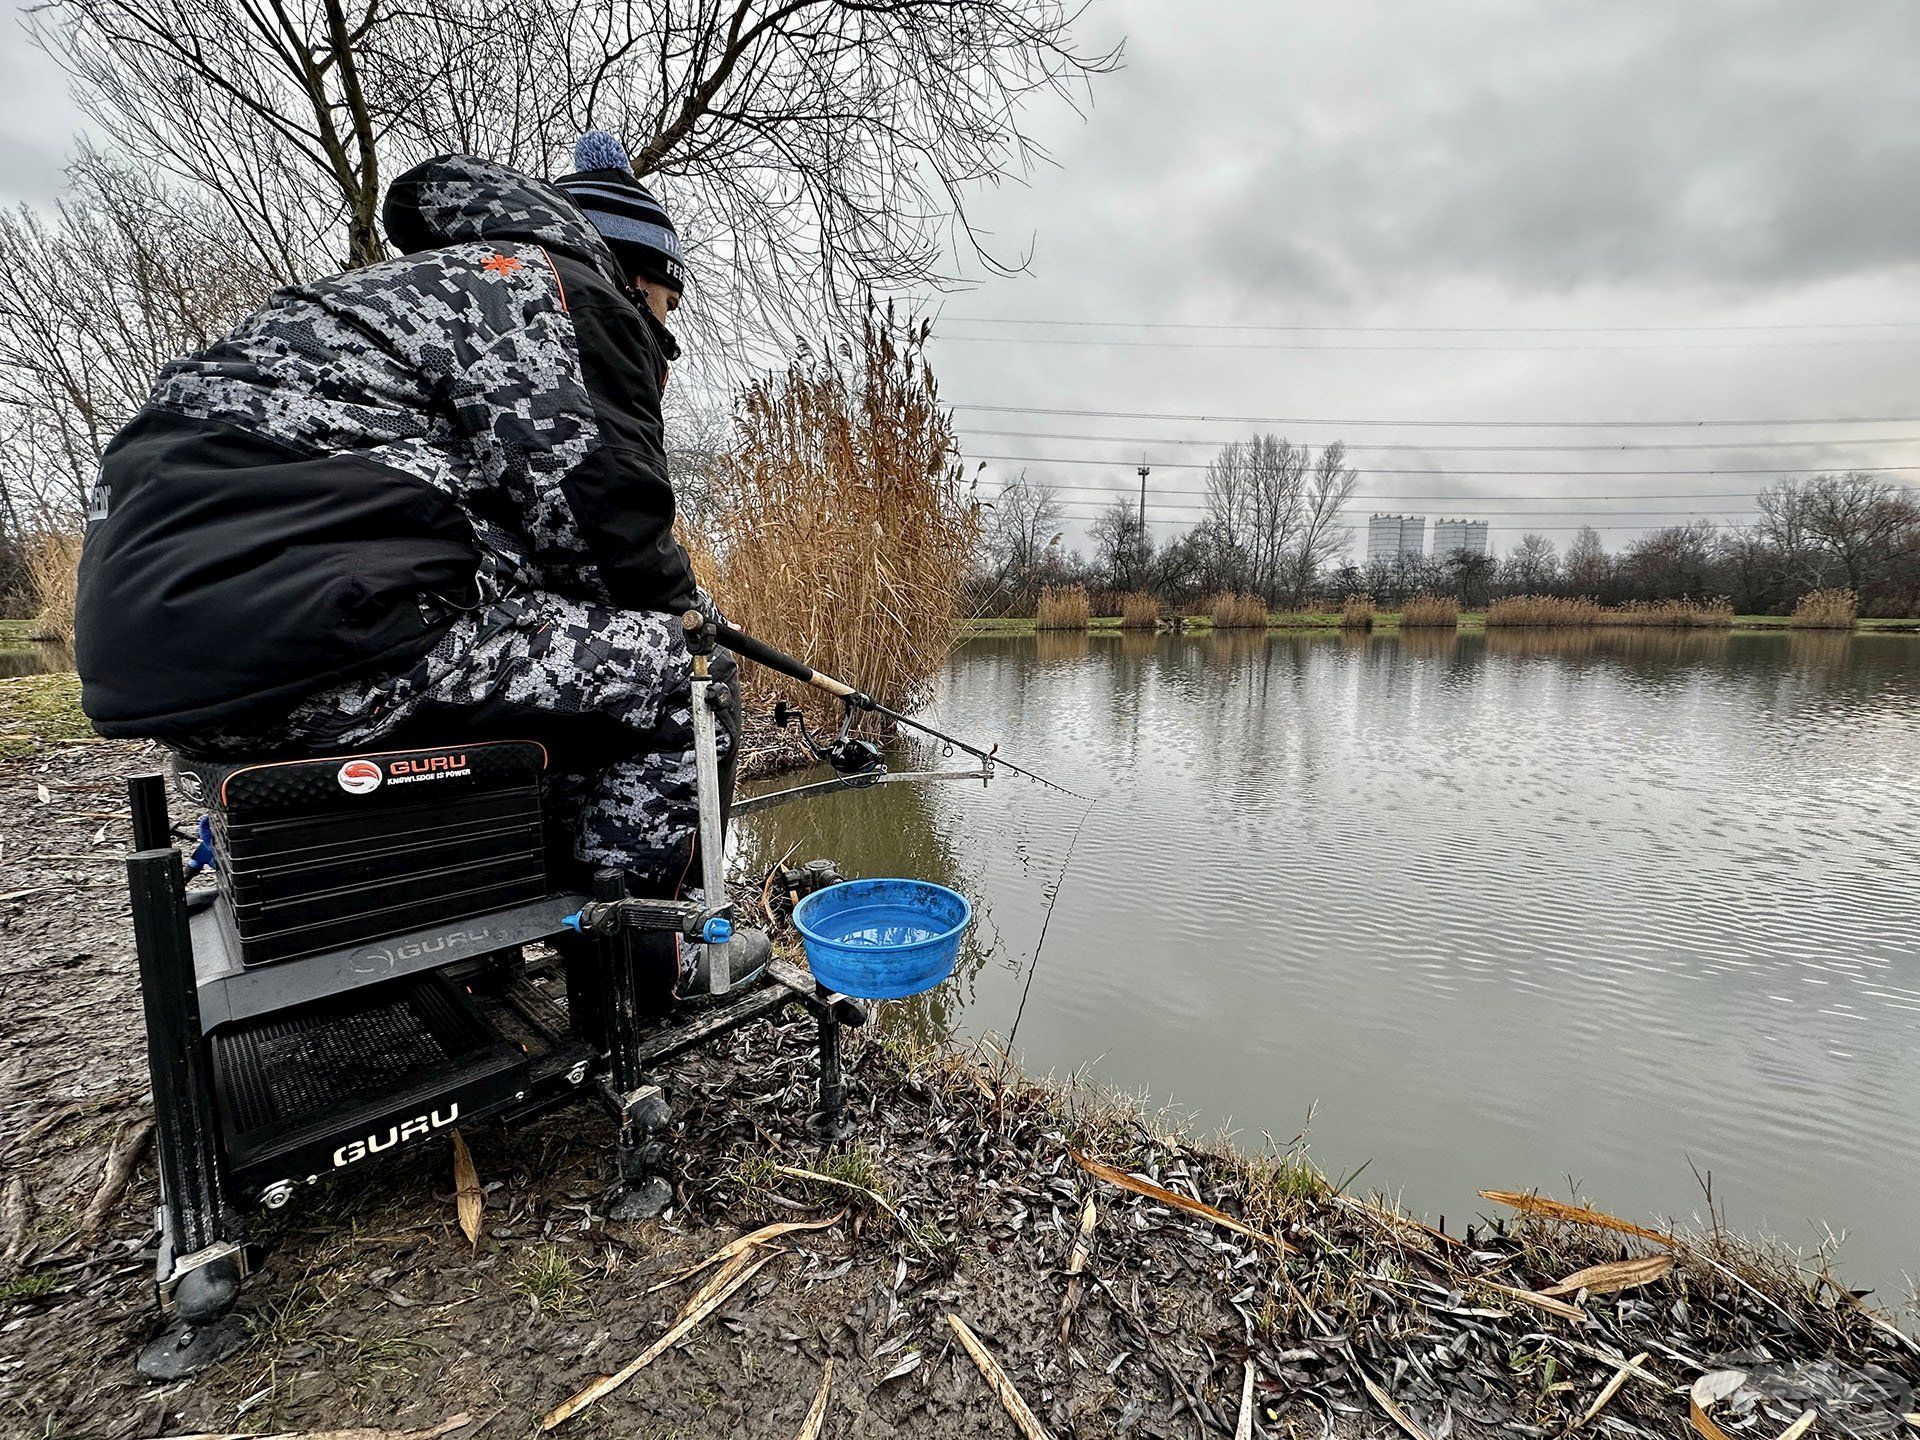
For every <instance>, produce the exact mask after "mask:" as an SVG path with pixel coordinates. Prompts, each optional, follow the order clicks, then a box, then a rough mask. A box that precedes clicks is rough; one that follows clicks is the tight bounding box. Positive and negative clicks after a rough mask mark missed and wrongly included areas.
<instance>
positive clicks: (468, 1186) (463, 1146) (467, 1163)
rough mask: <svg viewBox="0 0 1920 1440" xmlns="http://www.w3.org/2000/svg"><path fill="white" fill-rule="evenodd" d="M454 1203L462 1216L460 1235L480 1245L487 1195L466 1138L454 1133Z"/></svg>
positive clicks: (456, 1132) (469, 1241) (471, 1242)
mask: <svg viewBox="0 0 1920 1440" xmlns="http://www.w3.org/2000/svg"><path fill="white" fill-rule="evenodd" d="M453 1203H454V1208H455V1209H456V1210H458V1212H459V1214H460V1233H461V1234H463V1235H465V1236H466V1237H467V1243H468V1244H469V1245H478V1244H479V1243H480V1212H481V1211H482V1210H484V1209H486V1208H487V1193H486V1191H484V1190H482V1189H481V1188H480V1176H479V1173H478V1172H477V1171H476V1170H475V1169H474V1168H473V1153H472V1152H471V1151H470V1150H468V1149H467V1141H466V1137H465V1136H464V1135H462V1134H461V1133H460V1132H459V1131H458V1130H456V1131H454V1132H453Z"/></svg>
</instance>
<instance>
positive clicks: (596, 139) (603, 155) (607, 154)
mask: <svg viewBox="0 0 1920 1440" xmlns="http://www.w3.org/2000/svg"><path fill="white" fill-rule="evenodd" d="M573 168H574V169H576V170H624V171H626V172H627V173H628V174H629V175H631V174H632V173H633V161H631V160H629V159H628V158H627V147H626V146H624V145H622V144H621V143H620V142H619V141H618V140H616V139H614V138H613V136H611V135H609V134H608V133H607V132H606V131H604V130H589V131H587V133H586V134H584V135H582V136H581V137H580V142H579V143H578V144H577V145H575V146H574V147H573Z"/></svg>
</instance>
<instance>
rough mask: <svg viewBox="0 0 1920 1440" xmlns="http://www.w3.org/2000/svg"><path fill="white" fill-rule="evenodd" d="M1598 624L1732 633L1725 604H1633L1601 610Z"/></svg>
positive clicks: (1730, 613) (1728, 607)
mask: <svg viewBox="0 0 1920 1440" xmlns="http://www.w3.org/2000/svg"><path fill="white" fill-rule="evenodd" d="M1598 623H1600V624H1602V625H1639V626H1646V627H1648V628H1651V629H1661V630H1731V629H1732V628H1733V605H1732V604H1731V603H1730V602H1729V601H1726V600H1634V601H1629V602H1628V603H1627V604H1625V605H1617V606H1611V607H1608V608H1605V609H1602V610H1601V612H1600V620H1599V622H1598Z"/></svg>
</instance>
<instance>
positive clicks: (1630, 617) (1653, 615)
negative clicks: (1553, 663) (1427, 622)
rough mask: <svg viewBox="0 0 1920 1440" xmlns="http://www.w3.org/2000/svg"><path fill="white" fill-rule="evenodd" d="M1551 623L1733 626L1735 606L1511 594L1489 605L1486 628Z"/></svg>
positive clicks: (1671, 627) (1676, 627)
mask: <svg viewBox="0 0 1920 1440" xmlns="http://www.w3.org/2000/svg"><path fill="white" fill-rule="evenodd" d="M1519 625H1550V626H1557V627H1561V628H1565V627H1568V626H1586V625H1632V626H1639V627H1645V628H1650V629H1668V630H1730V629H1732V628H1733V606H1732V605H1730V604H1729V603H1727V601H1725V600H1634V601H1630V602H1629V603H1627V604H1625V605H1602V604H1600V603H1598V602H1597V601H1594V600H1590V599H1587V598H1585V597H1580V598H1576V599H1565V598H1563V597H1561V596H1558V595H1509V596H1507V597H1505V598H1504V599H1500V600H1496V601H1494V602H1493V603H1492V604H1491V605H1489V606H1487V628H1488V629H1489V630H1494V629H1499V628H1501V627H1503V626H1519Z"/></svg>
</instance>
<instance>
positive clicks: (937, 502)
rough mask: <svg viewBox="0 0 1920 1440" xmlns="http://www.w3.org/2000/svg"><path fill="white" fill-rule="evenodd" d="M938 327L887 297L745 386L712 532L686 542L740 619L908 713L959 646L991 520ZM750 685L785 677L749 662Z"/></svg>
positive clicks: (700, 570)
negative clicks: (969, 483) (899, 315)
mask: <svg viewBox="0 0 1920 1440" xmlns="http://www.w3.org/2000/svg"><path fill="white" fill-rule="evenodd" d="M929 333H930V327H929V326H928V325H927V324H926V323H925V322H922V321H914V320H910V319H909V320H904V321H902V320H898V319H896V317H895V314H894V311H893V309H892V307H888V308H887V309H885V310H884V311H882V310H880V309H878V308H877V307H876V308H874V309H870V310H869V311H868V313H867V316H866V320H865V324H864V328H863V332H862V336H861V343H860V345H859V347H858V348H857V349H853V348H850V349H848V350H847V351H845V352H842V353H841V354H839V355H837V356H836V355H834V354H832V353H829V352H822V351H814V350H803V351H802V352H801V353H800V354H799V355H798V356H796V357H795V359H794V360H793V361H792V363H791V364H790V365H789V366H788V367H787V370H786V373H785V374H784V375H777V376H774V375H770V376H767V377H765V378H764V379H762V380H760V381H757V382H755V383H754V384H752V385H749V386H748V387H747V388H746V389H745V390H743V391H742V392H741V394H740V397H739V400H738V402H737V404H736V407H735V411H734V433H733V440H732V449H731V450H730V451H729V453H727V454H726V455H724V456H722V457H721V460H720V463H719V465H718V466H717V467H716V474H715V479H714V492H715V494H714V500H715V503H714V504H713V505H712V506H711V509H710V512H709V514H710V517H711V518H710V521H709V531H708V533H707V534H705V535H702V536H697V537H690V539H691V540H692V541H693V543H692V544H691V545H690V547H689V548H690V549H691V550H693V551H694V552H695V553H696V558H697V562H698V563H697V566H696V573H697V574H700V575H701V576H702V578H703V580H704V581H705V582H706V583H707V584H708V586H709V588H710V589H711V590H712V591H713V594H714V596H715V598H716V600H717V601H718V602H719V605H720V608H721V610H722V612H723V613H725V615H726V616H727V618H728V619H729V620H731V621H733V622H734V623H736V624H738V625H739V626H740V627H741V628H742V629H743V630H745V631H747V632H748V633H749V634H752V635H755V636H757V637H759V638H760V639H762V640H765V641H767V642H768V643H770V644H773V645H777V646H778V647H780V648H781V649H782V650H786V651H788V652H789V653H791V654H794V655H799V656H803V657H805V658H806V660H807V661H808V663H809V664H811V665H813V666H814V667H815V668H817V669H820V670H824V671H825V672H827V673H828V674H831V675H838V676H841V677H843V678H844V679H846V680H848V681H850V682H852V683H854V684H857V685H859V686H860V687H861V688H863V689H865V690H868V691H870V692H871V693H873V694H875V695H880V696H884V697H886V699H887V701H888V703H890V704H893V705H896V706H899V707H901V708H904V709H911V708H913V707H914V706H916V705H919V704H922V703H924V701H925V699H926V697H927V694H928V688H929V686H930V684H931V681H932V679H933V676H934V673H935V671H936V670H937V669H938V668H939V666H940V664H941V662H942V661H943V660H944V659H945V658H946V654H947V650H948V648H949V646H950V645H951V643H952V633H953V617H954V614H955V611H956V606H957V604H958V601H959V598H960V592H961V585H962V582H963V580H964V578H965V575H966V571H967V566H968V563H969V560H970V558H971V556H972V553H973V547H974V543H975V539H976V536H977V533H978V525H979V517H978V513H977V511H976V509H975V507H974V505H973V504H972V503H971V502H970V501H969V500H968V498H967V496H966V494H965V491H964V488H963V486H962V485H961V481H960V467H959V466H958V464H957V463H956V462H955V460H954V455H955V452H956V446H955V442H954V437H953V427H952V423H951V420H950V419H949V417H948V415H947V412H946V411H945V410H944V409H943V408H942V406H941V405H940V403H939V393H938V388H937V386H936V385H935V383H934V378H933V373H932V371H931V370H930V369H929V368H928V365H927V362H926V358H925V354H924V350H925V345H926V341H927V337H928V334H929ZM747 681H748V683H749V685H756V686H757V685H760V684H778V683H779V682H773V681H769V680H766V679H764V678H763V677H760V676H757V675H754V674H753V673H752V667H749V674H748V676H747ZM793 689H794V687H792V686H785V685H782V686H781V688H780V693H782V694H791V692H792V691H793ZM792 698H802V697H800V696H798V695H793V696H792ZM804 698H805V700H806V702H807V703H808V704H809V705H810V706H811V707H813V708H814V709H815V711H816V713H818V714H820V715H822V716H823V717H824V716H825V715H826V714H827V713H829V712H830V711H832V710H833V708H834V702H832V701H830V700H825V697H818V696H814V695H812V694H811V693H809V694H808V695H806V696H805V697H804ZM823 701H824V703H822V702H823Z"/></svg>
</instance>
